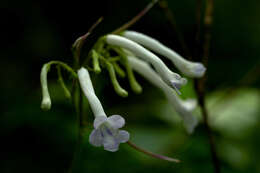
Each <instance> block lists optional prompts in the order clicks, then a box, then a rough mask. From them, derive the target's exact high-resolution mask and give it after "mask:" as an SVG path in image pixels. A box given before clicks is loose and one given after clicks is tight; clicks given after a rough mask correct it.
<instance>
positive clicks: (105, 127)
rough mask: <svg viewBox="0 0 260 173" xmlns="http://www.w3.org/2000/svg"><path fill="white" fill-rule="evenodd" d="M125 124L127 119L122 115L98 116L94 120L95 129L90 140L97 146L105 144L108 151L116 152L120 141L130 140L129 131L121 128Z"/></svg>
mask: <svg viewBox="0 0 260 173" xmlns="http://www.w3.org/2000/svg"><path fill="white" fill-rule="evenodd" d="M124 125H125V120H124V118H123V117H121V116H120V115H112V116H110V117H106V116H97V117H96V118H95V121H94V128H95V129H94V130H93V131H92V132H91V134H90V136H89V142H90V143H91V144H92V145H94V146H97V147H100V146H102V145H103V146H104V149H105V150H107V151H111V152H115V151H117V150H118V148H119V144H120V143H125V142H127V141H128V140H129V137H130V135H129V133H128V132H127V131H125V130H119V128H121V127H123V126H124Z"/></svg>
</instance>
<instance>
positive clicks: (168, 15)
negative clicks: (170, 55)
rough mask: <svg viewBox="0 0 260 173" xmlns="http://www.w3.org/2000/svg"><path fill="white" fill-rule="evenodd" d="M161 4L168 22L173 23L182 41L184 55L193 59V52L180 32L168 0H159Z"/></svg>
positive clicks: (172, 26)
mask: <svg viewBox="0 0 260 173" xmlns="http://www.w3.org/2000/svg"><path fill="white" fill-rule="evenodd" d="M159 6H160V7H161V9H162V11H163V13H164V15H165V17H166V19H167V20H168V22H169V23H170V25H171V28H172V29H173V31H174V32H175V33H176V36H177V38H178V41H179V42H180V45H181V47H182V50H183V52H184V54H185V55H184V56H185V57H187V58H188V59H191V53H190V51H189V49H188V47H187V45H186V43H185V40H184V38H183V34H182V33H181V32H180V30H179V29H178V27H177V23H176V20H175V17H174V14H173V12H172V11H171V9H170V8H169V6H168V3H167V0H161V1H159Z"/></svg>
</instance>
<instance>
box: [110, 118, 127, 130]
mask: <svg viewBox="0 0 260 173" xmlns="http://www.w3.org/2000/svg"><path fill="white" fill-rule="evenodd" d="M108 122H109V123H110V124H111V126H112V127H113V128H114V129H119V128H121V127H123V126H124V125H125V119H124V118H123V117H121V116H120V115H112V116H110V117H108Z"/></svg>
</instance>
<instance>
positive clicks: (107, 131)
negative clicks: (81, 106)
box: [78, 67, 130, 152]
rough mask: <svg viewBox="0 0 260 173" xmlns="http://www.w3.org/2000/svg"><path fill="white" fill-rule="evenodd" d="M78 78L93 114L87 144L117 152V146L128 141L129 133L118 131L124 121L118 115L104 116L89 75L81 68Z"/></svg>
mask: <svg viewBox="0 0 260 173" xmlns="http://www.w3.org/2000/svg"><path fill="white" fill-rule="evenodd" d="M78 78H79V82H80V86H81V89H82V91H83V93H84V95H85V96H86V97H87V99H88V101H89V104H90V107H91V109H92V111H93V113H94V116H95V120H94V130H93V131H92V132H91V134H90V136H89V142H90V143H91V144H92V145H94V146H102V145H103V146H104V149H105V150H107V151H112V152H114V151H117V150H118V147H119V144H120V143H124V142H127V141H128V140H129V137H130V135H129V133H128V132H127V131H125V130H119V128H121V127H123V126H124V124H125V120H124V118H123V117H121V116H120V115H112V116H110V117H107V116H106V113H105V112H104V109H103V107H102V105H101V103H100V101H99V99H98V98H97V96H96V94H95V91H94V88H93V85H92V82H91V79H90V76H89V73H88V71H87V70H86V69H85V68H84V67H82V68H81V69H79V70H78Z"/></svg>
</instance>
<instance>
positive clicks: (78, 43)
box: [72, 17, 103, 65]
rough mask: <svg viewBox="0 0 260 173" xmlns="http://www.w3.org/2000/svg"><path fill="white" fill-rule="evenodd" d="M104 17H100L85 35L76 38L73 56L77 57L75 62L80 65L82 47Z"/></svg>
mask: <svg viewBox="0 0 260 173" xmlns="http://www.w3.org/2000/svg"><path fill="white" fill-rule="evenodd" d="M102 20H103V17H100V18H99V19H98V20H97V21H96V22H95V23H94V24H93V25H92V26H91V27H90V28H89V30H88V32H86V33H85V34H84V35H82V36H80V37H79V38H77V39H76V41H75V42H74V43H73V45H72V53H73V57H74V59H75V63H76V64H78V65H79V63H80V62H79V58H80V53H81V48H82V47H83V45H84V43H85V41H86V39H87V38H88V36H89V35H90V34H91V33H92V31H93V30H94V29H95V28H96V27H97V26H98V25H99V24H100V23H101V22H102Z"/></svg>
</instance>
